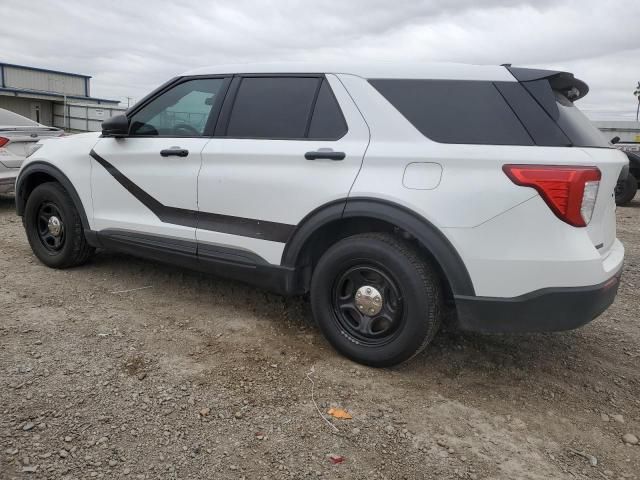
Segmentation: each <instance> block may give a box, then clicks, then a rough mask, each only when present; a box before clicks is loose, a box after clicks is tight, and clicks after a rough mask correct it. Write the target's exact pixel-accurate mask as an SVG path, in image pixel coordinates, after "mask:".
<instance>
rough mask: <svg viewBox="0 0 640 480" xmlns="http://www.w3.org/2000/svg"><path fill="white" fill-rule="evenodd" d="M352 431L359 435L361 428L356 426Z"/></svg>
mask: <svg viewBox="0 0 640 480" xmlns="http://www.w3.org/2000/svg"><path fill="white" fill-rule="evenodd" d="M351 433H352V434H353V435H359V434H360V429H359V428H358V427H356V428H354V429H352V430H351Z"/></svg>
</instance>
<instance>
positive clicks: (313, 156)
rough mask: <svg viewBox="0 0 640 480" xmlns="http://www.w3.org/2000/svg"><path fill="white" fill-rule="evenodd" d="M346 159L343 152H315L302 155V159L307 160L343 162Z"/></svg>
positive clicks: (321, 150)
mask: <svg viewBox="0 0 640 480" xmlns="http://www.w3.org/2000/svg"><path fill="white" fill-rule="evenodd" d="M345 157H346V155H345V153H344V152H334V151H333V150H324V149H320V150H316V151H315V152H307V153H305V154H304V158H306V159H307V160H318V159H320V158H326V159H327V160H344V158H345Z"/></svg>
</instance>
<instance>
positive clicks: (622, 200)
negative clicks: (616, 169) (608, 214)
mask: <svg viewBox="0 0 640 480" xmlns="http://www.w3.org/2000/svg"><path fill="white" fill-rule="evenodd" d="M637 191H638V179H637V178H636V177H634V176H633V175H632V174H631V173H629V174H628V175H627V178H625V179H624V180H620V181H619V182H618V184H617V185H616V205H626V204H627V203H629V202H631V200H633V197H635V196H636V192H637Z"/></svg>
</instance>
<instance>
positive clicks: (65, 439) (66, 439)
mask: <svg viewBox="0 0 640 480" xmlns="http://www.w3.org/2000/svg"><path fill="white" fill-rule="evenodd" d="M71 440H73V438H71V437H64V441H65V442H67V443H69V442H70V441H71Z"/></svg>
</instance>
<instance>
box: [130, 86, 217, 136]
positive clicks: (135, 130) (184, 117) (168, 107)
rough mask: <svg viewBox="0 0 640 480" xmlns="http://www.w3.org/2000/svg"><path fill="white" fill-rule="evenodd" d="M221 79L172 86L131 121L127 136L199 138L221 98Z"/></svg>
mask: <svg viewBox="0 0 640 480" xmlns="http://www.w3.org/2000/svg"><path fill="white" fill-rule="evenodd" d="M223 85H224V79H222V78H210V79H198V80H190V81H187V82H183V83H180V84H179V85H176V86H175V87H173V88H172V89H171V90H169V91H167V92H165V93H163V94H162V95H160V96H159V97H158V98H156V99H154V100H153V101H152V102H151V103H149V104H148V105H145V106H144V107H143V108H142V109H141V110H140V111H138V112H137V113H136V114H135V115H133V117H132V118H131V127H130V134H131V135H140V136H165V137H199V136H202V135H204V130H205V127H206V124H207V120H208V119H209V116H210V115H211V114H212V110H213V108H214V107H215V108H216V111H215V112H213V113H214V114H217V109H218V108H219V107H218V104H219V103H220V102H216V100H217V98H218V94H222V93H223V91H222V88H223Z"/></svg>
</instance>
